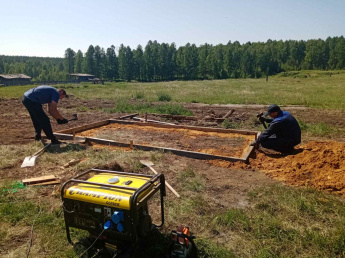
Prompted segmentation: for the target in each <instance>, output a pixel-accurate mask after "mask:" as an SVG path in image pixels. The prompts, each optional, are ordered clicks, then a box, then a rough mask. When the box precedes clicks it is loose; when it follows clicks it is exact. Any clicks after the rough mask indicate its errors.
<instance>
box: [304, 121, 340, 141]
mask: <svg viewBox="0 0 345 258" xmlns="http://www.w3.org/2000/svg"><path fill="white" fill-rule="evenodd" d="M298 123H299V125H300V127H301V130H302V131H303V132H304V133H305V134H306V135H311V136H317V137H327V138H332V137H335V136H337V135H340V134H341V133H342V130H341V129H339V128H337V127H335V126H330V125H328V124H325V123H323V122H321V123H317V124H311V123H305V122H303V121H298Z"/></svg>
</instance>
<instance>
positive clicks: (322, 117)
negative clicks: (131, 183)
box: [0, 96, 345, 144]
mask: <svg viewBox="0 0 345 258" xmlns="http://www.w3.org/2000/svg"><path fill="white" fill-rule="evenodd" d="M184 106H185V107H186V108H187V109H189V110H190V111H192V112H193V114H194V115H195V116H196V117H197V118H198V120H197V121H188V120H183V121H172V122H175V123H177V124H179V123H183V124H189V125H196V126H212V127H214V126H219V123H216V122H209V121H206V120H205V118H207V117H214V118H221V117H223V116H224V115H225V114H226V113H227V112H228V111H229V110H230V109H235V112H234V113H233V114H232V115H231V116H230V118H229V120H230V122H241V121H243V122H245V121H248V120H250V119H253V118H254V119H255V115H256V114H257V113H259V112H262V111H265V110H266V108H267V106H264V105H207V104H201V103H189V104H184ZM79 107H87V108H88V110H86V111H83V112H81V111H78V110H79ZM111 107H114V102H110V101H104V100H98V99H93V100H87V101H86V100H81V99H74V98H73V96H72V97H70V99H68V100H63V101H61V103H59V110H60V112H61V114H62V115H63V116H65V117H66V118H72V114H73V113H78V118H79V120H78V121H71V122H70V123H68V124H67V125H58V124H57V123H56V122H55V121H52V127H53V130H54V131H60V130H63V129H67V128H71V127H76V126H80V125H85V124H89V123H92V122H97V121H101V120H104V119H109V118H116V117H119V116H121V115H123V114H109V113H104V112H101V111H99V109H100V108H111ZM282 108H283V109H285V110H287V111H290V112H292V113H293V115H294V116H295V117H296V118H298V119H301V120H303V121H304V122H307V123H320V122H324V123H326V124H328V125H331V126H337V127H339V128H345V115H344V113H343V112H342V111H340V110H323V109H311V108H305V107H296V106H286V107H282ZM149 118H151V119H154V120H159V118H157V117H154V116H151V117H149ZM162 120H164V119H162ZM0 122H1V123H0V144H21V143H28V142H30V141H32V139H33V136H34V129H33V126H32V122H31V120H30V116H29V114H28V112H27V110H26V109H25V107H24V106H23V105H22V103H21V101H20V99H0ZM257 125H258V126H260V123H259V122H258V121H257ZM244 126H245V125H244ZM247 129H252V128H247ZM340 140H345V139H343V137H340Z"/></svg>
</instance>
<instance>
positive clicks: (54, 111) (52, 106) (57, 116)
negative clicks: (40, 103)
mask: <svg viewBox="0 0 345 258" xmlns="http://www.w3.org/2000/svg"><path fill="white" fill-rule="evenodd" d="M48 112H49V114H50V115H51V116H52V117H54V118H55V119H60V120H63V119H64V118H63V117H62V115H60V113H59V111H58V110H57V103H56V102H55V101H54V100H52V102H50V103H48Z"/></svg>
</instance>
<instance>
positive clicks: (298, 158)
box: [0, 99, 345, 202]
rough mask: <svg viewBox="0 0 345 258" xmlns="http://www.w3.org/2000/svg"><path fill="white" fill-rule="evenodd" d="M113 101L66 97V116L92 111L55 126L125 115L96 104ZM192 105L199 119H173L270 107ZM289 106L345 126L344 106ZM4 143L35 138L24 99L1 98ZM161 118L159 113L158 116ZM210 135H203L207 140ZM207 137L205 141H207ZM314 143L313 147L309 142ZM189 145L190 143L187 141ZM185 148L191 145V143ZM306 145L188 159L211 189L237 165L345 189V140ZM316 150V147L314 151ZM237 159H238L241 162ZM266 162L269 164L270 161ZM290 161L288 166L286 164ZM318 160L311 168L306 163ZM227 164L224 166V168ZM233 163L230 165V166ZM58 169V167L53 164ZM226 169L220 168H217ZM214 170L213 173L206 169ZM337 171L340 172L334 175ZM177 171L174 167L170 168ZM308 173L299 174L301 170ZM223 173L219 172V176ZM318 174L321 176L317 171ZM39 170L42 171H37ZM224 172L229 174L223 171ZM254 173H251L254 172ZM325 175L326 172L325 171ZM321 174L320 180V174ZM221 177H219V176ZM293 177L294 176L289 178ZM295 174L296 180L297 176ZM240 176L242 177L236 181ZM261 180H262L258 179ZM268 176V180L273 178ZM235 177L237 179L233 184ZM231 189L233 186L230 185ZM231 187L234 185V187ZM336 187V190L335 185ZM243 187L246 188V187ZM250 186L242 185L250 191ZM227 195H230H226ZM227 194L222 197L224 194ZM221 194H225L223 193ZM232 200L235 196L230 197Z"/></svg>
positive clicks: (240, 114) (12, 172) (241, 114)
mask: <svg viewBox="0 0 345 258" xmlns="http://www.w3.org/2000/svg"><path fill="white" fill-rule="evenodd" d="M113 105H114V103H112V102H106V101H101V100H91V101H83V100H79V99H70V100H68V102H67V101H62V103H61V104H60V111H61V113H62V114H64V115H65V116H66V117H68V116H69V115H71V114H73V113H76V111H77V108H78V107H80V106H84V107H88V108H89V110H88V111H85V112H79V113H78V117H79V120H78V121H72V122H70V123H69V124H67V125H57V124H56V123H55V121H52V126H53V129H54V131H58V130H62V129H65V128H71V127H75V126H79V125H83V124H89V123H92V122H96V121H100V120H104V119H108V118H114V117H119V116H121V115H123V114H108V113H103V112H101V111H97V108H102V107H113ZM185 106H186V107H187V108H188V109H190V110H191V111H192V112H193V113H194V114H195V116H197V117H198V118H200V119H199V120H198V121H173V122H176V123H183V124H190V125H198V126H214V124H212V123H211V124H210V123H209V122H205V120H204V119H203V118H205V116H208V117H209V116H212V117H222V116H224V115H225V114H226V113H227V112H228V111H229V110H230V109H235V112H234V113H233V115H232V116H231V119H233V120H234V121H236V120H239V121H245V120H247V119H250V118H251V117H253V115H254V116H255V114H257V113H258V112H260V111H264V110H265V108H266V107H265V106H261V105H249V106H246V105H205V104H199V103H191V104H186V105H185ZM284 109H285V110H289V111H291V112H292V113H293V114H294V115H295V116H296V117H297V118H300V119H303V121H309V122H311V123H318V122H325V123H327V124H329V125H334V126H339V127H342V128H344V127H345V116H344V115H343V114H341V112H340V111H329V110H321V109H310V108H305V107H294V106H290V107H284ZM0 110H1V113H0V120H1V124H0V144H24V143H28V142H32V140H33V131H34V130H33V126H32V123H31V120H30V117H29V115H28V113H27V111H26V109H25V108H24V106H23V105H22V104H21V102H20V100H19V99H11V100H3V99H2V100H0ZM155 119H157V117H155ZM141 133H142V132H137V135H140V134H141ZM169 137H170V136H169V135H164V137H163V140H165V139H166V140H170V141H171V142H172V144H173V143H174V141H175V140H176V137H175V138H173V137H172V138H171V139H169ZM203 140H205V139H202V141H203ZM202 141H200V144H201V145H202ZM200 144H199V145H200ZM308 144H309V145H310V146H309V145H308ZM185 145H186V144H185ZM185 145H184V146H182V147H186V146H185ZM199 145H198V144H196V145H195V146H194V147H193V148H192V149H201V148H202V146H201V145H200V146H199ZM299 148H300V149H303V151H302V152H299V153H296V154H295V155H290V156H288V157H278V156H275V157H271V156H270V155H264V154H262V153H260V152H257V153H256V157H255V158H253V159H251V160H250V165H236V164H235V165H233V164H232V163H222V162H219V163H207V162H206V161H205V162H199V161H194V160H190V161H189V162H192V163H193V166H201V167H200V169H201V170H202V171H205V173H210V174H212V177H210V178H211V179H210V181H209V183H210V184H209V186H208V189H209V190H212V189H218V188H217V187H219V189H226V188H224V187H228V186H227V185H228V183H229V182H228V181H229V180H230V179H228V176H229V173H235V174H236V175H237V174H238V173H237V172H234V171H233V169H235V170H237V171H243V169H245V170H244V171H246V170H248V171H252V170H255V171H258V170H262V171H265V172H266V173H267V174H268V175H269V176H271V177H273V178H275V179H278V180H282V181H285V182H286V183H288V184H295V185H296V184H297V185H302V186H312V187H315V188H318V189H327V190H328V191H335V192H338V193H342V194H344V189H345V188H344V187H345V186H344V178H341V177H340V175H341V174H344V169H345V168H344V166H345V164H344V162H340V160H341V159H343V158H344V149H345V145H344V144H343V143H336V142H321V141H319V142H312V143H308V142H305V143H304V145H302V146H300V147H299ZM310 149H312V150H313V151H311V150H310ZM327 153H328V154H329V155H330V157H335V159H337V160H334V159H329V160H328V159H327V157H328V156H327V155H328V154H327ZM173 157H174V158H172V159H174V161H171V162H170V163H166V164H174V162H177V163H179V164H180V166H184V165H185V164H184V163H185V162H186V160H185V159H183V158H181V157H175V156H173ZM237 164H238V163H237ZM266 164H270V165H269V166H268V165H266ZM282 164H285V165H282ZM307 164H309V165H313V166H312V167H310V166H307ZM325 164H327V166H328V170H327V171H326V172H324V171H325ZM219 167H222V168H219ZM36 168H37V170H36V171H40V173H41V174H48V173H51V172H52V171H49V169H48V170H46V169H44V167H40V165H38V166H37V167H36ZM229 168H230V169H229ZM5 170H7V171H6V173H4V174H2V175H3V176H2V178H12V179H21V178H23V177H29V176H30V173H33V172H34V171H30V170H26V169H25V170H21V169H20V164H16V165H15V166H12V167H9V168H7V169H5ZM52 170H53V169H52ZM171 170H174V168H173V166H167V167H165V169H164V171H166V173H167V176H168V178H169V177H170V180H174V176H173V174H171V175H170V173H169V171H171ZM218 170H219V171H221V172H219V173H217V171H218ZM206 171H210V172H206ZM330 171H331V172H332V171H334V173H335V174H337V176H336V175H335V174H332V175H331V174H329V173H331V172H330ZM171 173H173V172H171ZM246 173H249V172H243V173H242V172H240V174H241V175H244V174H246ZM299 173H300V174H301V175H304V176H296V175H298V174H299ZM217 174H218V177H217ZM316 174H317V175H318V176H316ZM35 175H38V174H37V173H35ZM223 175H224V176H223ZM249 175H250V176H249ZM322 175H323V176H322ZM316 177H317V179H316ZM217 178H218V179H217ZM289 178H290V179H289ZM292 178H293V179H292ZM237 179H238V180H237ZM256 180H257V181H256ZM267 180H268V179H267V178H265V177H263V174H261V173H257V172H255V173H251V172H250V173H249V174H248V176H245V178H241V179H239V178H237V177H235V178H233V177H232V178H231V182H232V183H233V184H238V185H239V187H240V188H242V189H246V188H247V186H246V185H247V184H252V183H253V182H255V184H256V185H260V184H261V182H266V183H267ZM268 181H269V180H268ZM234 182H235V183H234ZM230 188H231V187H230ZM219 189H218V190H217V191H215V193H214V194H215V195H216V194H217V193H219V192H222V191H219ZM231 189H232V188H231ZM332 189H333V190H332ZM241 191H242V190H241ZM245 191H246V190H243V192H245ZM224 192H231V191H224ZM225 195H226V194H225ZM225 195H224V194H223V193H222V196H225ZM220 197H221V196H220ZM225 199H227V200H229V199H228V198H220V199H219V200H220V201H221V200H225ZM230 202H231V200H230Z"/></svg>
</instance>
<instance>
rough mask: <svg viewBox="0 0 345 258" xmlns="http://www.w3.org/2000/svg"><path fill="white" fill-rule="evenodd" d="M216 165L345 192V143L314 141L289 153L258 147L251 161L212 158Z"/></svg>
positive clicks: (295, 183) (288, 182)
mask: <svg viewBox="0 0 345 258" xmlns="http://www.w3.org/2000/svg"><path fill="white" fill-rule="evenodd" d="M209 163H211V164H213V165H215V166H221V167H228V168H242V169H255V170H260V171H264V172H265V173H266V174H267V175H269V176H270V177H272V178H274V179H276V180H280V181H283V182H285V183H286V184H289V185H298V186H304V187H313V188H316V189H319V190H325V191H329V192H334V193H338V194H340V195H343V196H345V143H341V142H334V141H313V142H308V143H306V144H303V145H300V146H299V147H298V148H296V150H295V153H294V154H292V155H288V156H282V155H280V154H265V153H263V152H260V149H259V151H256V152H255V155H254V156H253V157H251V158H250V159H249V164H244V163H240V162H237V163H230V162H226V161H219V160H217V161H209Z"/></svg>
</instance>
